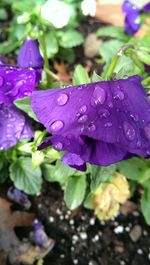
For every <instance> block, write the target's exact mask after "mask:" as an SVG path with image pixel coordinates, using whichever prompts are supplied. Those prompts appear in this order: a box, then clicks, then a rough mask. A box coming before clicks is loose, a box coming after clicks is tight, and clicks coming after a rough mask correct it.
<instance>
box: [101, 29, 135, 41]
mask: <svg viewBox="0 0 150 265" xmlns="http://www.w3.org/2000/svg"><path fill="white" fill-rule="evenodd" d="M97 36H98V37H109V38H110V37H112V38H116V39H118V40H121V41H124V42H127V41H128V40H129V39H130V37H129V36H127V35H126V34H125V33H124V27H119V26H106V27H104V28H100V29H99V30H98V31H97Z"/></svg>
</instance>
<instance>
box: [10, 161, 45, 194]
mask: <svg viewBox="0 0 150 265" xmlns="http://www.w3.org/2000/svg"><path fill="white" fill-rule="evenodd" d="M41 175H42V173H41V169H40V168H39V167H37V168H36V169H33V168H32V159H31V158H28V157H19V158H18V159H17V160H16V161H15V162H13V163H12V165H11V166H10V178H11V180H12V181H13V182H14V185H15V187H16V188H18V189H20V190H23V191H24V192H26V193H27V194H31V195H33V194H37V193H38V192H40V190H41V186H42V177H41Z"/></svg>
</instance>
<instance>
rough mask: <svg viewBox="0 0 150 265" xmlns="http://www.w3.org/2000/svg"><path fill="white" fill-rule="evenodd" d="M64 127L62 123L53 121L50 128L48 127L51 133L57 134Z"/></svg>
mask: <svg viewBox="0 0 150 265" xmlns="http://www.w3.org/2000/svg"><path fill="white" fill-rule="evenodd" d="M63 127H64V123H63V121H60V120H58V121H54V122H53V123H52V124H51V126H50V129H51V130H52V131H53V132H57V131H59V130H61V129H62V128H63Z"/></svg>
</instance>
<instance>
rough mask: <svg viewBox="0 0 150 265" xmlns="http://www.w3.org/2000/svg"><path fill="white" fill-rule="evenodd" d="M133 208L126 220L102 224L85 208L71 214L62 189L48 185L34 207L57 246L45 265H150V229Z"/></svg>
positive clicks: (119, 217) (120, 216) (117, 219)
mask: <svg viewBox="0 0 150 265" xmlns="http://www.w3.org/2000/svg"><path fill="white" fill-rule="evenodd" d="M134 205H135V210H133V212H132V213H130V214H128V215H127V216H125V215H123V214H120V215H119V216H118V217H117V218H115V219H114V220H111V221H109V222H101V221H99V220H98V219H97V218H95V216H94V215H93V212H92V211H89V210H86V209H83V208H82V207H81V208H78V209H76V210H75V211H72V212H71V211H69V210H68V209H67V208H66V206H65V203H64V201H63V192H62V191H61V189H60V188H59V186H58V185H56V184H51V183H50V184H47V185H45V187H44V188H43V192H42V195H40V196H38V197H37V198H36V199H35V200H34V207H35V209H36V210H35V211H36V214H37V217H38V218H39V219H40V220H41V221H42V222H43V223H44V224H45V228H46V231H47V233H48V235H49V236H50V237H51V238H53V239H54V240H55V241H56V244H55V247H54V249H53V250H52V251H51V253H50V254H49V255H48V256H47V257H46V258H45V261H44V265H50V264H51V265H54V264H55V265H56V264H57V265H72V264H79V265H141V264H143V265H149V264H150V227H149V226H148V225H146V223H145V221H144V218H143V216H142V214H141V212H140V209H139V206H138V201H137V202H136V204H135V202H134Z"/></svg>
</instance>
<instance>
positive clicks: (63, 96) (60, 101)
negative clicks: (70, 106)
mask: <svg viewBox="0 0 150 265" xmlns="http://www.w3.org/2000/svg"><path fill="white" fill-rule="evenodd" d="M67 102H68V95H67V94H65V93H62V94H60V95H59V96H58V98H57V104H58V105H60V106H63V105H65V104H66V103H67Z"/></svg>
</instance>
